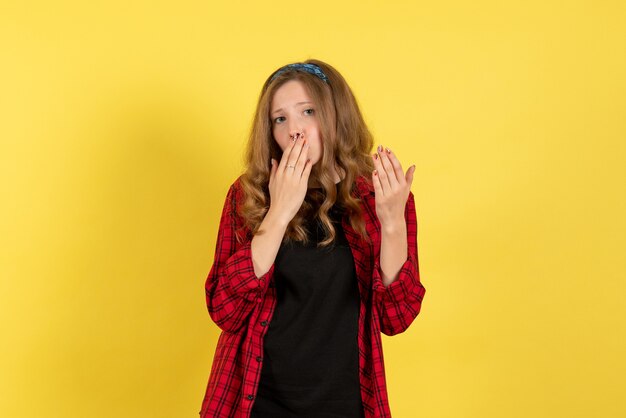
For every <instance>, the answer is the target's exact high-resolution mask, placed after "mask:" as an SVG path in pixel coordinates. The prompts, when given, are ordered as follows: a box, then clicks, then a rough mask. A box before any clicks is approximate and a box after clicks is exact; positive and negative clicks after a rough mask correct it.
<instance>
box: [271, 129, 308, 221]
mask: <svg viewBox="0 0 626 418" xmlns="http://www.w3.org/2000/svg"><path fill="white" fill-rule="evenodd" d="M308 150H309V146H308V144H307V143H306V139H305V138H304V134H296V135H295V136H294V137H292V140H291V142H290V143H289V145H288V146H287V148H285V150H284V151H283V155H282V157H281V159H280V164H277V163H276V161H275V160H274V159H272V170H271V172H270V180H269V191H270V209H269V211H271V212H272V213H274V215H275V216H276V217H278V218H279V219H281V221H282V222H285V223H289V222H290V221H291V220H292V219H293V217H294V216H296V213H298V210H300V207H301V206H302V202H304V197H305V196H306V192H307V188H308V183H309V174H310V173H311V167H312V164H311V162H310V160H309V158H308V157H307V155H308Z"/></svg>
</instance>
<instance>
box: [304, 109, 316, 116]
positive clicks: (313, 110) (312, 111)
mask: <svg viewBox="0 0 626 418" xmlns="http://www.w3.org/2000/svg"><path fill="white" fill-rule="evenodd" d="M309 111H310V112H311V113H307V115H312V114H313V113H314V112H315V109H307V110H305V112H309Z"/></svg>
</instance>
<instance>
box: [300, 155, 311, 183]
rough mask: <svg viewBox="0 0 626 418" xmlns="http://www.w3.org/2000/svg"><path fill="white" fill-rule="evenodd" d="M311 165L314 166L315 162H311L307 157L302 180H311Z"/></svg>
mask: <svg viewBox="0 0 626 418" xmlns="http://www.w3.org/2000/svg"><path fill="white" fill-rule="evenodd" d="M311 167H313V164H311V159H310V158H307V159H306V162H305V164H304V170H303V171H302V176H301V177H300V179H301V180H305V181H308V180H309V174H311Z"/></svg>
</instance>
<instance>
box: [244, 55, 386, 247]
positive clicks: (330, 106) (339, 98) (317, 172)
mask: <svg viewBox="0 0 626 418" xmlns="http://www.w3.org/2000/svg"><path fill="white" fill-rule="evenodd" d="M301 63H302V64H304V63H307V64H315V65H317V66H319V67H320V68H321V69H322V71H323V72H324V73H325V74H326V76H327V78H328V83H326V82H324V81H323V80H321V79H320V78H319V77H317V76H316V75H313V74H309V73H308V72H303V71H293V70H288V71H286V72H283V73H282V74H280V75H278V76H277V77H276V78H275V79H274V80H272V76H273V75H274V74H275V73H276V72H277V71H278V70H279V69H280V68H279V69H277V70H276V71H274V73H272V74H271V75H270V76H269V77H268V78H267V80H266V81H265V83H264V84H263V89H262V90H261V94H260V95H259V99H258V103H257V107H256V112H255V115H254V119H253V122H252V128H251V130H250V136H249V140H248V143H247V146H246V151H245V156H244V166H245V172H244V173H243V174H242V175H241V177H240V182H241V186H242V190H243V192H244V196H245V198H244V201H243V204H242V205H241V206H240V208H239V215H240V216H241V217H242V218H243V219H244V222H245V227H246V228H247V229H248V230H249V231H251V232H252V234H253V235H257V234H259V235H260V234H262V233H263V232H264V231H261V230H259V227H260V225H261V222H262V221H263V218H264V217H265V214H266V213H267V211H268V210H269V206H270V194H269V177H270V171H271V165H270V158H274V160H276V162H277V163H278V162H279V161H280V159H281V157H282V150H281V149H280V147H279V145H278V143H277V142H276V140H275V139H274V137H273V134H272V119H271V116H270V107H271V102H272V98H273V97H274V93H275V92H276V90H277V89H278V88H279V87H280V86H282V85H283V84H284V83H285V82H287V81H289V80H298V81H300V82H302V83H303V84H304V86H305V88H306V90H307V92H308V93H309V96H310V97H311V100H312V101H313V103H314V105H315V109H316V110H315V112H316V117H318V119H319V126H320V136H321V141H322V145H323V146H322V158H321V159H320V161H319V162H318V163H317V164H315V165H314V166H313V167H312V169H311V173H310V175H309V177H310V178H311V179H312V180H313V181H315V182H316V183H317V184H319V185H321V188H319V189H315V188H309V189H308V191H307V193H306V196H305V198H304V202H303V203H302V206H301V207H300V210H299V211H298V213H297V214H296V215H295V216H294V218H293V219H292V220H291V221H290V223H289V225H288V226H287V229H286V231H285V236H284V237H283V241H290V240H292V241H299V242H302V243H305V244H306V243H307V242H308V237H307V232H308V231H307V227H306V222H305V220H310V219H316V220H319V221H320V223H321V224H322V226H323V229H324V231H325V233H326V238H325V239H324V240H323V241H321V242H320V243H319V244H318V247H322V246H328V245H330V244H331V243H333V242H334V240H335V234H336V232H335V228H334V226H333V224H332V221H331V219H330V217H329V215H328V212H329V210H330V209H331V208H332V207H333V205H334V204H335V203H337V208H338V209H339V210H341V211H342V212H343V213H345V214H347V215H348V216H349V219H350V225H351V226H352V228H353V229H354V230H355V231H357V232H358V233H359V234H360V235H361V237H362V238H363V239H364V240H366V241H368V242H369V241H370V238H369V237H368V236H367V232H366V230H365V223H364V221H363V214H362V211H361V207H360V205H359V202H360V200H359V198H355V197H353V196H352V195H351V191H352V188H353V187H355V186H356V184H355V181H356V179H357V177H358V176H364V177H365V178H366V179H367V180H368V181H371V180H370V178H371V177H370V175H371V174H370V173H371V172H372V171H373V170H374V164H373V162H372V159H371V156H370V150H371V149H372V147H373V144H374V140H373V137H372V134H371V133H370V131H369V129H368V127H367V125H366V124H365V121H364V120H363V116H362V114H361V111H360V110H359V106H358V104H357V101H356V99H355V97H354V95H353V93H352V90H351V89H350V87H349V86H348V83H347V82H346V80H345V79H344V78H343V76H342V75H341V74H340V73H339V72H338V71H337V70H336V69H335V68H333V67H332V66H330V65H329V64H327V63H325V62H323V61H320V60H316V59H308V60H306V61H303V62H301ZM281 68H282V67H281ZM333 167H335V168H339V169H340V170H337V172H343V173H344V174H345V175H344V177H343V179H342V181H341V183H340V184H339V188H337V185H336V184H335V181H334V179H333V177H332V176H331V173H332V168H333ZM238 238H239V236H238Z"/></svg>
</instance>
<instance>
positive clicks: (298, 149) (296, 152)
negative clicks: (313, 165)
mask: <svg viewBox="0 0 626 418" xmlns="http://www.w3.org/2000/svg"><path fill="white" fill-rule="evenodd" d="M304 142H305V141H304V136H303V135H300V136H298V137H296V141H295V145H294V147H293V149H292V150H291V154H289V159H288V161H289V163H288V164H287V167H289V166H292V167H294V168H295V166H296V164H297V162H298V159H299V158H300V154H301V153H302V147H303V146H304ZM294 172H295V169H294Z"/></svg>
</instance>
